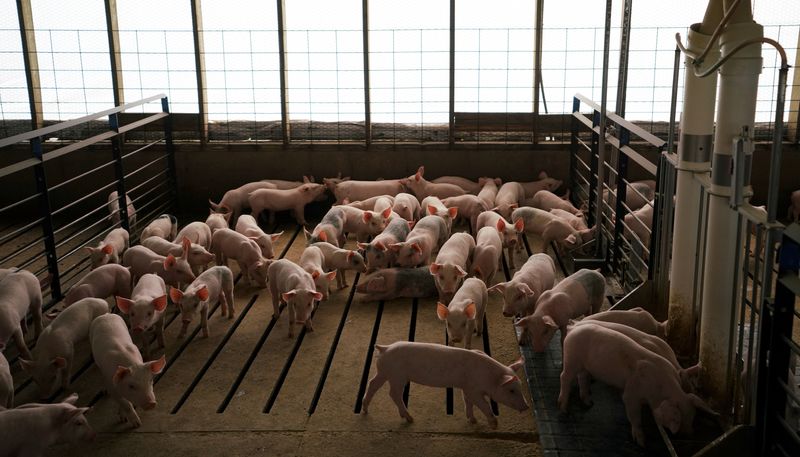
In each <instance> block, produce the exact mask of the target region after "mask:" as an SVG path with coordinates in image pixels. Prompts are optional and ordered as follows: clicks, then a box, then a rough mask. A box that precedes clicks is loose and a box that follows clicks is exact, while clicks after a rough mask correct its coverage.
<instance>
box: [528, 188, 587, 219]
mask: <svg viewBox="0 0 800 457" xmlns="http://www.w3.org/2000/svg"><path fill="white" fill-rule="evenodd" d="M531 206H533V207H534V208H539V209H543V210H545V211H550V210H551V209H553V208H559V209H563V210H564V211H569V212H570V213H572V214H575V215H576V216H577V215H578V214H583V213H582V212H581V210H579V209H578V208H575V207H574V206H572V203H570V202H569V200H568V199H566V198H561V197H559V196H558V195H556V194H554V193H552V192H550V191H549V190H542V191H539V192H536V195H534V196H533V198H531Z"/></svg>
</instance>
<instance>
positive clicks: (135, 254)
mask: <svg viewBox="0 0 800 457" xmlns="http://www.w3.org/2000/svg"><path fill="white" fill-rule="evenodd" d="M122 265H124V266H126V267H130V270H131V272H130V274H131V277H132V278H133V281H132V282H133V283H134V284H135V283H136V282H138V280H139V278H141V277H142V276H143V275H145V274H147V273H154V274H157V275H159V276H161V277H162V278H163V279H164V281H165V282H166V283H167V284H169V285H173V286H177V285H178V284H181V283H189V282H192V281H194V278H195V275H194V273H192V267H191V265H189V261H188V253H187V251H184V254H183V256H181V257H175V256H174V255H172V254H169V255H167V256H166V257H165V256H163V255H159V254H156V253H155V252H153V251H151V250H150V249H148V248H146V247H144V246H141V245H139V246H133V247H132V248H130V249H128V250H127V251H125V255H123V256H122Z"/></svg>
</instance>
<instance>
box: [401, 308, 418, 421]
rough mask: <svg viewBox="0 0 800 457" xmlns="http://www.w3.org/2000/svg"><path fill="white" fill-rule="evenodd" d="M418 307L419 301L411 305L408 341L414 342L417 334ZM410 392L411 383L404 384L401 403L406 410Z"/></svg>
mask: <svg viewBox="0 0 800 457" xmlns="http://www.w3.org/2000/svg"><path fill="white" fill-rule="evenodd" d="M418 305H419V300H418V299H416V298H415V299H414V301H413V304H412V305H411V322H410V325H409V326H408V341H414V336H415V335H416V333H417V307H418ZM410 391H411V383H406V385H405V387H403V403H405V404H406V408H407V407H408V394H409V392H410Z"/></svg>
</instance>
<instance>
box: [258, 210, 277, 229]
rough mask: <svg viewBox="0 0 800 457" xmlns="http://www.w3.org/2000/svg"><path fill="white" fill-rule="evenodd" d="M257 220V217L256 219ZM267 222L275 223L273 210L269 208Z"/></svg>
mask: <svg viewBox="0 0 800 457" xmlns="http://www.w3.org/2000/svg"><path fill="white" fill-rule="evenodd" d="M256 220H258V219H256ZM268 224H269V225H270V227H271V226H273V225H275V211H272V210H269V222H268Z"/></svg>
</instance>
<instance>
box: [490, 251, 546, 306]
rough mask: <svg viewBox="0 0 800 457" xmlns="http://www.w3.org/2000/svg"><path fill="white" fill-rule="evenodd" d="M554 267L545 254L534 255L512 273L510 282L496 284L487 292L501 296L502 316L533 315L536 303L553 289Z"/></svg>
mask: <svg viewBox="0 0 800 457" xmlns="http://www.w3.org/2000/svg"><path fill="white" fill-rule="evenodd" d="M555 278H556V266H555V264H554V263H553V259H552V258H551V257H550V256H549V255H547V254H534V255H532V256H530V257H529V258H528V261H527V262H525V264H524V265H522V268H520V269H519V271H517V272H516V273H514V277H513V278H511V281H508V282H501V283H497V284H495V285H494V286H492V287H491V288H490V289H489V291H497V292H500V293H502V294H503V316H506V317H512V316H516V315H521V316H527V315H529V314H533V310H534V307H535V306H536V301H537V300H538V299H539V297H540V296H541V295H542V293H544V292H545V291H547V290H550V289H552V288H553V283H554V282H555Z"/></svg>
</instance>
